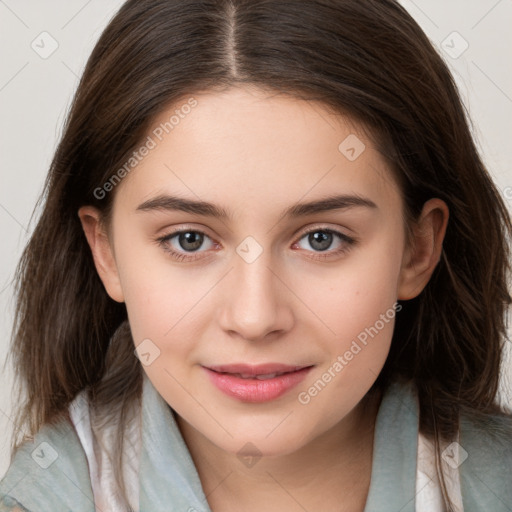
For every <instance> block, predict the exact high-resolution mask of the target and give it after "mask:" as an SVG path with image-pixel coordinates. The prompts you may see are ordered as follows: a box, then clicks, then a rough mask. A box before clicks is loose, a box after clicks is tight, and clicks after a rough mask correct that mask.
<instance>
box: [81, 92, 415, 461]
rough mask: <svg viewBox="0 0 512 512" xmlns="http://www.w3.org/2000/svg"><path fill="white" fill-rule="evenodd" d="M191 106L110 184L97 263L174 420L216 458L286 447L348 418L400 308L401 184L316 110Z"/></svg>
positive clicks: (241, 102) (216, 98)
mask: <svg viewBox="0 0 512 512" xmlns="http://www.w3.org/2000/svg"><path fill="white" fill-rule="evenodd" d="M194 99H195V101H196V102H197V103H195V106H194V107H193V108H190V109H188V108H187V109H183V112H185V111H186V112H188V113H187V114H186V115H185V114H183V115H182V116H180V118H179V122H178V123H177V124H175V126H174V127H173V129H172V130H169V133H166V132H165V131H163V134H162V133H161V132H162V130H161V128H160V131H158V130H159V129H158V127H159V126H160V127H161V126H162V124H163V123H165V122H168V121H169V118H170V117H171V115H173V114H174V111H175V110H176V109H177V108H178V109H179V108H180V105H182V104H185V103H186V100H184V101H183V103H180V104H179V105H177V106H176V105H174V106H173V107H172V108H170V109H169V110H168V111H166V112H164V113H162V115H161V116H160V118H158V119H156V121H155V123H154V125H153V127H152V131H151V132H149V133H148V136H149V137H150V139H151V141H152V142H149V141H150V139H146V142H147V144H148V145H149V146H151V149H150V150H149V151H147V152H144V153H147V154H146V156H144V157H143V158H141V161H140V162H139V163H138V164H137V165H136V167H135V168H134V169H133V170H131V171H130V173H129V174H128V175H127V176H126V177H125V178H123V180H122V182H121V183H120V184H119V185H117V188H116V190H115V200H114V208H113V216H112V223H111V231H110V245H109V249H108V250H110V251H111V252H110V254H111V260H109V259H108V258H109V256H103V258H104V259H103V260H102V261H103V264H102V263H101V262H100V263H98V262H99V261H100V260H101V256H98V255H97V254H98V253H99V250H98V249H96V251H95V253H96V256H95V261H96V264H97V267H98V269H99V272H100V276H101V277H102V279H103V282H104V284H105V287H106V289H107V291H108V292H109V294H110V295H111V296H112V297H113V298H114V299H115V300H118V301H124V302H125V303H126V307H127V311H128V317H129V321H130V325H131V330H132V334H133V339H134V342H135V345H136V346H137V347H139V348H138V351H139V355H140V356H141V361H142V363H143V368H144V371H145V372H146V374H147V376H148V377H149V379H150V380H151V381H152V383H153V385H154V386H155V388H156V389H157V390H158V392H159V393H160V394H161V396H162V397H163V398H164V399H165V400H166V401H167V403H168V404H169V405H170V406H171V407H172V408H173V409H174V411H175V412H176V413H177V414H178V416H179V418H180V421H181V422H182V423H183V424H187V425H190V427H191V428H193V429H195V430H196V431H198V432H199V433H200V434H202V435H203V436H204V437H205V438H207V439H208V440H210V441H211V442H212V443H214V444H215V445H216V446H218V447H220V448H221V449H223V450H226V451H228V452H231V453H236V452H238V451H239V450H240V449H241V447H243V446H244V445H246V443H248V442H250V443H252V444H253V445H255V446H256V447H257V448H258V450H259V451H260V452H261V453H263V454H265V455H279V454H286V453H291V452H294V451H296V450H298V449H299V448H301V447H303V446H305V445H306V444H308V443H309V442H311V441H313V440H314V439H315V438H317V437H319V436H321V435H322V434H324V433H325V432H327V431H328V430H329V429H332V428H333V427H335V426H336V425H338V424H341V423H342V422H343V421H347V419H348V418H350V416H351V414H353V412H354V411H355V410H356V406H357V405H358V404H359V403H360V402H361V400H362V398H363V397H364V396H365V394H366V393H367V391H368V390H369V388H370V387H371V386H372V384H373V383H374V381H375V379H376V378H377V376H378V374H379V372H380V371H381V369H382V367H383V365H384V362H385V360H386V357H387V354H388V351H389V348H390V343H391V337H392V332H393V326H394V318H395V314H399V313H396V311H395V308H394V305H395V304H396V301H397V298H402V297H401V296H405V295H407V293H408V291H407V287H409V288H410V287H411V286H415V287H416V288H417V291H418V292H419V291H420V289H421V287H422V286H421V285H418V281H414V280H413V278H412V276H411V273H410V272H411V270H410V267H409V266H408V265H407V261H408V260H407V258H408V254H409V253H408V251H407V247H406V243H405V226H404V220H403V203H402V198H401V194H400V190H399V188H398V186H397V184H396V183H395V181H394V179H393V177H392V174H391V172H390V170H389V169H388V168H387V166H386V163H385V161H384V159H383V158H382V157H381V155H380V154H379V153H378V152H377V150H376V149H375V147H374V145H373V144H372V142H371V140H370V139H369V138H368V137H367V136H366V135H365V134H364V132H363V131H362V130H361V129H359V128H358V125H357V124H356V123H354V122H351V121H350V120H349V119H347V118H346V117H343V116H341V115H337V116H335V115H334V114H332V113H329V112H328V111H327V110H326V109H324V108H323V106H322V105H321V104H320V103H315V102H305V101H300V100H297V99H293V98H290V97H284V96H276V95H272V96H270V95H268V94H265V93H264V92H262V91H259V90H257V89H249V88H245V89H230V90H229V91H227V92H223V93H204V94H197V95H194ZM157 134H158V135H157ZM160 139H161V140H160ZM173 198H174V199H173ZM326 199H330V201H326ZM180 200H181V201H182V202H181V203H180ZM189 202H196V203H208V205H206V204H201V205H195V206H194V205H191V204H190V203H189ZM89 240H90V237H89ZM108 250H106V252H108ZM93 251H94V250H93ZM103 254H105V253H103ZM109 261H110V263H109ZM420 263H421V262H420ZM100 267H101V268H100ZM420 267H421V264H420ZM415 268H416V269H418V265H416V267H415ZM412 281H414V282H412ZM229 365H235V366H229ZM236 365H246V366H243V367H238V366H236ZM258 365H262V366H259V367H258ZM268 365H270V366H268ZM226 372H227V373H226ZM281 372H286V373H285V374H284V375H281V376H280V375H277V376H273V375H272V374H275V373H281ZM241 374H244V376H243V377H242V376H241ZM253 374H258V375H259V378H254V375H253ZM251 375H252V377H251Z"/></svg>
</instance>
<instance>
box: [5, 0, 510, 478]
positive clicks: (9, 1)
mask: <svg viewBox="0 0 512 512" xmlns="http://www.w3.org/2000/svg"><path fill="white" fill-rule="evenodd" d="M122 3H123V2H122V1H121V0H88V1H87V0H67V1H64V0H59V1H58V0H46V1H45V2H41V1H37V0H0V54H1V63H2V65H1V68H0V109H1V112H2V115H1V117H0V130H1V137H0V140H1V146H0V157H1V162H2V165H1V169H0V234H1V251H0V365H3V363H4V361H5V357H6V354H7V350H8V347H9V343H10V335H11V327H12V318H13V296H12V292H13V289H12V283H11V281H12V277H13V274H14V270H15V266H16V263H17V261H18V259H19V257H20V255H21V251H22V249H23V247H24V245H25V243H26V242H27V240H28V236H29V234H30V232H31V230H32V228H33V224H31V225H29V220H30V216H31V214H32V211H33V209H34V206H35V203H36V200H37V198H38V196H39V194H40V192H41V190H42V186H43V182H44V179H45V177H46V173H47V170H48V166H49V163H50V160H51V158H52V155H53V152H54V150H55V148H56V144H57V140H58V138H59V136H60V134H61V130H62V124H63V121H64V118H65V114H66V112H67V108H68V107H69V105H70V101H71V98H72V95H73V93H74V91H75V89H76V86H77V84H78V78H79V76H80V74H81V72H82V70H83V68H84V66H85V62H86V60H87V58H88V56H89V54H90V52H91V51H92V48H93V46H94V44H95V42H96V41H97V39H98V38H99V36H100V34H101V32H102V30H103V28H104V27H105V26H106V24H107V23H108V21H109V20H110V18H111V17H112V15H113V14H114V13H115V12H116V11H117V9H118V8H119V7H120V6H121V4H122ZM402 4H403V5H404V6H405V7H406V8H407V10H408V11H409V12H410V13H411V15H412V16H413V17H414V18H415V19H416V21H417V22H418V23H419V24H420V25H421V26H422V28H423V30H424V31H425V32H426V33H427V35H428V36H429V38H430V39H431V41H432V42H433V44H434V45H435V46H436V47H438V48H439V51H440V52H441V53H442V55H443V57H444V58H445V60H446V61H447V62H448V64H449V65H450V67H451V69H452V72H453V73H454V75H455V78H456V81H457V84H458V86H459V89H460V91H461V94H462V97H463V99H464V102H465V104H466V106H467V108H468V110H469V114H470V117H471V119H472V121H473V125H474V135H475V138H476V140H477V142H478V145H479V147H480V148H481V152H482V154H483V157H484V160H485V162H486V164H487V165H488V168H489V170H490V172H491V173H492V175H493V178H494V180H495V182H496V183H497V186H498V188H499V189H500V190H501V192H502V193H503V196H504V197H505V198H506V200H507V202H508V205H509V207H512V170H511V168H510V163H511V161H512V122H511V120H512V69H511V62H512V59H511V57H512V34H511V30H510V27H512V1H511V0H428V1H427V0H414V1H413V0H403V1H402ZM44 32H46V33H47V34H44ZM54 47H56V49H55V50H54V51H53V53H52V54H51V55H46V54H45V52H46V53H49V52H50V51H51V50H53V49H54ZM506 345H507V348H508V349H509V350H510V348H511V347H512V343H507V344H506ZM510 353H512V350H510ZM510 353H509V356H508V362H507V365H508V369H507V370H506V375H505V374H504V375H503V376H502V388H501V392H500V395H499V397H498V398H499V399H500V402H501V403H503V404H505V405H507V406H509V407H512V368H511V366H512V365H511V361H512V357H511V356H510ZM0 368H1V366H0ZM11 390H12V371H11V369H10V368H9V367H7V368H6V370H5V371H2V373H1V375H0V432H2V435H0V475H3V474H4V472H5V471H6V470H7V467H8V464H9V443H10V436H11V432H12V428H13V424H12V419H11V416H12V406H13V404H12V403H11Z"/></svg>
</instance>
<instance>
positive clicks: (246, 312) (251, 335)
mask: <svg viewBox="0 0 512 512" xmlns="http://www.w3.org/2000/svg"><path fill="white" fill-rule="evenodd" d="M233 265H234V269H233V272H232V273H231V280H230V282H229V284H228V287H229V289H228V291H227V295H226V297H227V300H226V301H225V304H224V306H223V307H224V311H223V313H222V315H221V317H222V319H223V328H224V329H226V330H229V331H235V332H237V333H238V334H239V335H240V336H242V337H244V338H246V339H252V340H256V339H259V338H263V337H265V335H267V334H268V333H270V332H272V331H276V330H282V329H286V328H288V327H289V320H290V318H291V313H290V311H289V310H287V306H286V304H285V303H284V301H283V294H282V290H280V289H279V279H277V278H276V276H275V274H274V273H275V270H274V271H273V270H271V269H272V267H273V263H272V254H271V250H270V249H269V248H263V246H262V245H260V244H259V243H258V242H257V241H256V240H255V239H254V238H252V237H247V238H246V239H245V240H244V241H242V242H241V243H240V244H239V245H238V247H237V248H236V254H235V255H234V257H233Z"/></svg>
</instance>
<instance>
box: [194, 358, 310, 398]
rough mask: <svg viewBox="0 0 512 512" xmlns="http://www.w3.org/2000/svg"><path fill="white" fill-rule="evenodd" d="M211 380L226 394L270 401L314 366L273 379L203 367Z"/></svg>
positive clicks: (292, 385) (303, 377) (282, 393)
mask: <svg viewBox="0 0 512 512" xmlns="http://www.w3.org/2000/svg"><path fill="white" fill-rule="evenodd" d="M203 368H204V369H205V370H206V372H207V373H208V376H209V377H210V379H211V381H212V382H213V384H215V386H217V388H219V389H220V390H221V391H222V392H224V393H225V394H226V395H228V396H230V397H233V398H237V399H238V400H240V401H242V402H268V401H269V400H274V399H276V398H278V397H280V396H281V395H284V394H285V393H286V392H287V391H289V390H290V389H292V388H293V387H295V386H296V385H297V384H299V383H300V382H302V381H303V380H304V379H305V378H306V375H307V374H308V373H309V370H311V368H312V366H308V367H307V368H302V370H297V371H295V372H290V373H284V374H283V375H279V376H277V377H274V378H273V379H265V380H258V379H242V378H241V377H236V376H235V375H232V374H229V373H219V372H214V371H213V370H210V369H209V368H205V367H203Z"/></svg>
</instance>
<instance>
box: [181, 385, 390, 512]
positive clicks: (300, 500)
mask: <svg viewBox="0 0 512 512" xmlns="http://www.w3.org/2000/svg"><path fill="white" fill-rule="evenodd" d="M381 398H382V397H381V394H380V393H376V394H375V395H372V396H370V395H368V396H367V397H365V398H364V399H363V400H362V401H361V402H360V403H359V404H358V405H357V406H356V407H355V408H354V409H353V410H352V411H351V412H350V413H349V415H348V416H347V417H345V418H344V419H343V420H342V421H341V422H339V423H338V424H336V425H335V426H334V427H333V428H331V429H330V430H328V431H326V432H324V433H323V434H322V435H320V436H318V437H316V438H315V439H313V440H312V441H311V442H309V443H308V444H306V445H304V446H302V447H301V448H300V449H298V450H296V451H294V452H292V453H289V454H286V455H280V456H264V455H263V456H262V457H261V459H259V460H258V461H257V462H256V463H255V464H252V465H247V466H244V465H243V464H241V463H240V460H239V459H238V457H237V454H236V453H230V452H226V451H224V450H222V449H221V448H219V447H218V446H216V445H215V444H213V443H212V442H211V441H209V440H208V438H206V437H205V436H204V435H202V434H201V433H200V432H199V431H197V430H196V429H195V428H194V427H192V426H191V425H190V424H188V423H187V422H186V421H185V420H183V418H181V417H179V416H177V415H176V421H177V423H178V426H179V428H180V431H181V433H182V436H183V438H184V440H185V442H186V444H187V446H188V448H189V451H190V453H191V456H192V459H193V460H194V464H195V466H196V469H197V472H198V474H199V477H200V480H201V484H202V487H203V490H204V492H205V495H206V497H207V499H208V502H209V505H210V508H211V509H212V511H213V512H227V511H231V510H245V511H247V512H249V511H253V510H254V511H256V510H258V511H260V510H262V509H265V510H266V511H267V512H271V511H272V510H274V509H275V510H283V509H284V510H287V511H295V510H297V511H302V512H303V511H304V509H306V510H324V511H329V510H336V511H337V512H340V511H345V510H347V511H348V510H350V511H352V512H355V511H358V512H362V511H363V510H364V506H365V503H366V498H367V496H368V490H369V485H370V477H371V470H372V458H373V438H374V428H375V419H376V415H377V412H378V409H379V406H380V402H381ZM269 503H271V504H272V505H271V506H270V507H269Z"/></svg>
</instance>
